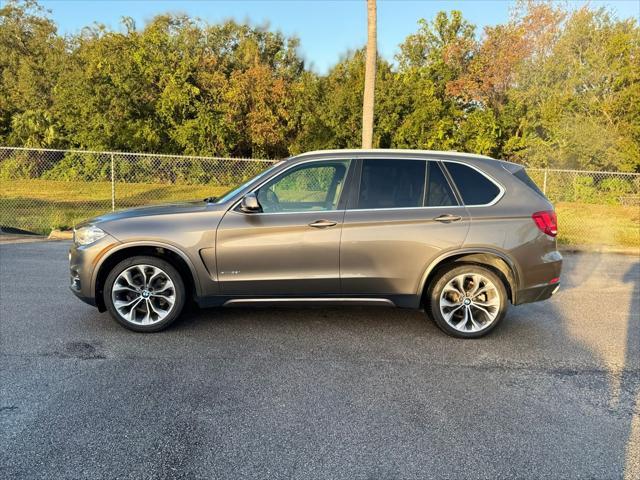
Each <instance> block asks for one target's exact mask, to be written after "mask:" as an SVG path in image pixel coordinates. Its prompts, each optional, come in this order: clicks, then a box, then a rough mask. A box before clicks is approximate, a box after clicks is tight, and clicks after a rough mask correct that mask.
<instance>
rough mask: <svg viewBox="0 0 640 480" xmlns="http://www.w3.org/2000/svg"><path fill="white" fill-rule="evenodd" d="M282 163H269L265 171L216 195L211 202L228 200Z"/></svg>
mask: <svg viewBox="0 0 640 480" xmlns="http://www.w3.org/2000/svg"><path fill="white" fill-rule="evenodd" d="M282 163H283V162H282V161H281V162H278V163H275V164H273V165H271V166H270V167H269V168H267V169H266V170H265V171H263V172H260V173H259V174H258V175H256V176H255V177H253V178H251V179H249V180H247V181H246V182H244V183H243V184H241V185H240V186H238V187H234V188H232V189H231V190H229V191H227V192H225V193H223V194H222V195H220V196H219V197H216V199H215V200H214V201H212V202H211V203H224V202H226V201H228V200H229V199H231V198H233V197H234V196H235V195H236V194H237V193H238V192H239V191H241V190H243V189H245V188H246V187H248V186H249V185H251V184H253V183H255V182H257V181H258V180H260V179H261V178H262V177H264V176H265V175H266V174H267V173H269V172H271V171H272V170H273V169H275V168H276V167H278V166H280V165H281V164H282Z"/></svg>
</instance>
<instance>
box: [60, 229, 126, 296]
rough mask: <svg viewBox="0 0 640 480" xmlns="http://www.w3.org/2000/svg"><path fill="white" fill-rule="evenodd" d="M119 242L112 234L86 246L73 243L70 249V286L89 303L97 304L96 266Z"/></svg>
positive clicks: (76, 294)
mask: <svg viewBox="0 0 640 480" xmlns="http://www.w3.org/2000/svg"><path fill="white" fill-rule="evenodd" d="M118 243H119V242H118V240H116V239H115V238H113V237H112V236H110V235H105V236H104V237H103V238H101V239H100V240H98V241H96V242H94V243H92V244H90V245H84V246H78V245H76V244H72V245H71V248H70V249H69V281H70V285H69V288H70V290H71V291H72V292H73V294H74V295H75V296H76V297H78V298H79V299H80V300H82V301H83V302H85V303H88V304H89V305H93V306H96V299H95V283H94V282H95V273H96V272H95V268H96V265H97V264H98V262H99V260H100V259H101V258H102V257H103V256H104V254H105V253H106V252H107V251H109V250H110V249H111V248H112V247H113V246H115V245H117V244H118Z"/></svg>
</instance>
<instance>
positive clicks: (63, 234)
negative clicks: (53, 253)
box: [47, 229, 73, 240]
mask: <svg viewBox="0 0 640 480" xmlns="http://www.w3.org/2000/svg"><path fill="white" fill-rule="evenodd" d="M72 238H73V230H57V229H56V230H51V233H50V234H49V236H48V237H47V239H49V240H71V239H72Z"/></svg>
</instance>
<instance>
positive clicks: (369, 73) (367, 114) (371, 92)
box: [362, 0, 377, 148]
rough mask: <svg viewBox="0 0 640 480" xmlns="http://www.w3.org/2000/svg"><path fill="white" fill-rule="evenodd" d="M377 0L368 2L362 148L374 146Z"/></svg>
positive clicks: (368, 0)
mask: <svg viewBox="0 0 640 480" xmlns="http://www.w3.org/2000/svg"><path fill="white" fill-rule="evenodd" d="M376 21H377V19H376V0H367V57H366V60H365V71H364V97H363V100H362V148H371V146H372V144H373V105H374V101H375V88H376V57H377V46H376Z"/></svg>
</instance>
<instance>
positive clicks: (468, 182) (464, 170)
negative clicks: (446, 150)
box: [446, 162, 500, 205]
mask: <svg viewBox="0 0 640 480" xmlns="http://www.w3.org/2000/svg"><path fill="white" fill-rule="evenodd" d="M446 166H447V170H448V171H449V173H450V174H451V177H452V178H453V182H454V183H455V184H456V186H457V187H458V191H459V192H460V195H461V196H462V201H463V202H464V203H465V205H486V204H488V203H491V202H492V201H493V200H495V198H496V197H497V196H498V194H499V193H500V189H499V188H498V186H497V185H496V184H495V183H493V182H492V181H491V180H489V179H488V178H487V177H485V176H484V175H483V174H481V173H480V172H478V171H477V170H475V169H473V168H471V167H469V166H467V165H463V164H461V163H453V162H446Z"/></svg>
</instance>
